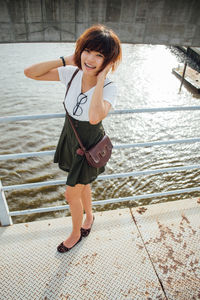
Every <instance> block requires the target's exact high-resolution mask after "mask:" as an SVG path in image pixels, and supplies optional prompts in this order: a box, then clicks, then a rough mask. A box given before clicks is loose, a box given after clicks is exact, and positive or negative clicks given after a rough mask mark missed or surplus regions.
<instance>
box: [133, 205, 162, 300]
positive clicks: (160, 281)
mask: <svg viewBox="0 0 200 300" xmlns="http://www.w3.org/2000/svg"><path fill="white" fill-rule="evenodd" d="M129 210H130V213H131V216H132V219H133V221H134V223H135V226H136V228H137V231H138V233H139V235H140V237H141V240H142V243H143V245H144V248H145V250H146V253H147V255H148V257H149V260H150V262H151V265H152V267H153V269H154V272H155V274H156V276H157V278H158V281H159V283H160V286H161V289H162V291H163V293H164V295H165V298H166V300H168V298H167V295H166V292H165V289H164V286H163V283H162V280H161V279H160V277H159V275H158V273H157V271H156V268H155V266H154V264H153V261H152V259H151V256H150V254H149V252H148V250H147V247H146V245H145V242H144V239H143V237H142V234H141V232H140V230H139V227H138V225H137V222H136V219H135V217H134V215H133V212H132V209H131V208H130V207H129Z"/></svg>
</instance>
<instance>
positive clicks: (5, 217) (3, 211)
mask: <svg viewBox="0 0 200 300" xmlns="http://www.w3.org/2000/svg"><path fill="white" fill-rule="evenodd" d="M2 187H3V186H2V183H1V180H0V222H1V225H2V226H8V225H12V224H13V222H12V218H11V217H10V216H9V208H8V204H7V201H6V196H5V193H4V191H3V189H2Z"/></svg>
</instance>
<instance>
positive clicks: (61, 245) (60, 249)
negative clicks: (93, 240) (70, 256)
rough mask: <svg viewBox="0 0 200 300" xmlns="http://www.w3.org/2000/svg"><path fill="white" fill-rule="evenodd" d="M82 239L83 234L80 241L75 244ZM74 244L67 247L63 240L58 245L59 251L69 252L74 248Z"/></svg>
mask: <svg viewBox="0 0 200 300" xmlns="http://www.w3.org/2000/svg"><path fill="white" fill-rule="evenodd" d="M81 240H82V236H80V239H79V240H78V242H76V244H74V246H76V245H77V244H78V243H79V242H80V241H81ZM74 246H72V247H71V248H67V247H66V246H65V245H64V244H63V242H62V243H61V244H60V245H59V246H58V247H57V250H58V252H60V253H65V252H68V251H69V250H71V249H72V248H74Z"/></svg>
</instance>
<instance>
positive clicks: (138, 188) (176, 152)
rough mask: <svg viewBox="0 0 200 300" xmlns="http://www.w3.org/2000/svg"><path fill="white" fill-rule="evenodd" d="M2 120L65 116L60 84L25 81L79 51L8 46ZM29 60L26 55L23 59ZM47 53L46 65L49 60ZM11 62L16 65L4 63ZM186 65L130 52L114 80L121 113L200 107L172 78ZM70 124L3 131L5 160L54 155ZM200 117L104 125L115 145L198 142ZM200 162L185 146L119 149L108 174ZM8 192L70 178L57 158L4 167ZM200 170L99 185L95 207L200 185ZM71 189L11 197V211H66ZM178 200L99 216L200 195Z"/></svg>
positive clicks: (137, 118)
mask: <svg viewBox="0 0 200 300" xmlns="http://www.w3.org/2000/svg"><path fill="white" fill-rule="evenodd" d="M0 47H1V53H2V55H1V57H0V65H1V69H2V70H5V69H6V70H12V76H11V75H10V74H9V72H1V74H0V82H1V83H2V85H3V87H4V89H2V90H1V94H0V101H1V111H0V114H1V115H23V114H38V113H39V114H41V113H54V112H63V106H62V100H63V96H64V90H65V89H64V87H63V86H62V85H60V83H49V82H35V81H32V80H29V79H27V78H25V77H24V75H23V69H24V68H25V67H26V66H27V65H30V64H31V63H35V62H38V61H42V60H44V59H45V60H49V59H54V58H55V57H60V53H66V54H70V53H71V52H72V51H73V49H74V44H64V43H61V44H15V45H1V46H0ZM22 53H23V55H22ZM44 53H45V58H44ZM5 56H9V57H10V59H9V61H5V59H3V57H5ZM182 60H183V58H182V57H181V56H177V55H176V54H174V52H172V51H171V49H170V48H167V47H165V46H151V45H127V44H126V45H123V63H122V64H121V65H120V67H119V70H118V72H116V73H115V74H113V75H111V79H112V80H115V81H116V83H117V85H118V104H117V109H127V108H141V107H165V106H181V105H199V99H200V95H199V96H198V95H195V94H194V93H191V90H188V89H186V88H185V87H184V86H183V88H182V92H181V94H179V93H178V91H179V86H180V81H179V80H178V79H177V78H176V77H175V76H174V75H173V74H172V68H173V67H176V66H177V65H178V64H179V63H180V62H181V61H182ZM63 122H64V120H62V119H52V120H37V121H23V122H16V123H10V124H3V125H1V129H0V134H1V154H3V153H4V154H5V153H16V152H32V151H44V150H53V149H55V146H56V144H57V140H58V137H59V134H60V131H61V128H62V124H63ZM199 125H200V124H199V112H198V111H196V112H195V111H192V112H163V113H143V114H130V115H111V116H109V117H108V118H107V119H106V120H105V122H104V126H105V128H106V130H107V132H108V134H109V135H110V136H111V138H112V140H113V143H114V144H122V143H136V142H145V141H159V140H169V139H180V138H191V137H198V136H199ZM195 163H199V144H198V143H196V144H181V145H168V146H156V147H145V148H133V149H121V150H114V151H113V156H112V159H111V161H110V163H109V165H108V166H107V169H106V174H110V173H120V172H131V171H139V170H147V169H157V168H166V167H171V166H182V165H187V164H188V165H190V164H195ZM0 177H1V179H2V182H3V184H4V185H12V184H22V183H29V182H37V181H46V180H57V179H64V178H65V177H66V174H65V173H64V172H62V171H60V170H59V169H58V168H57V166H56V165H54V164H53V163H52V157H50V156H46V157H38V158H27V159H19V160H9V161H7V162H5V161H4V162H1V174H0ZM199 182H200V172H199V170H193V171H184V172H176V173H175V172H173V173H166V174H159V175H149V176H136V177H128V178H121V179H113V180H106V181H96V182H95V183H93V191H94V192H93V200H94V201H95V200H104V199H109V198H118V197H128V196H132V195H141V194H145V193H148V194H149V193H155V192H162V191H167V190H174V189H182V188H186V187H194V186H197V185H198V184H199ZM64 189H65V187H64V186H55V187H43V188H37V189H35V190H24V191H12V192H9V193H6V196H7V199H8V203H9V207H10V210H11V211H12V210H20V209H28V208H37V207H47V206H54V205H62V204H65V200H64V196H63V194H64ZM197 195H198V193H192V194H190V195H188V194H185V195H176V196H170V197H162V198H157V199H147V200H145V199H144V200H139V201H133V202H130V203H128V202H125V203H121V204H113V205H106V206H105V207H97V208H94V209H98V210H101V209H112V208H117V207H125V206H136V205H138V204H140V205H142V204H148V203H154V202H159V201H161V202H162V201H168V200H176V199H183V198H188V197H194V196H197ZM66 214H67V213H66V212H55V213H50V214H49V213H48V214H39V215H38V214H37V215H36V214H34V215H30V216H22V217H18V218H15V220H14V221H15V222H25V221H31V220H37V219H39V218H49V217H55V216H63V215H66Z"/></svg>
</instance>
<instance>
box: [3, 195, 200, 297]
mask: <svg viewBox="0 0 200 300" xmlns="http://www.w3.org/2000/svg"><path fill="white" fill-rule="evenodd" d="M70 229H71V218H70V217H67V218H59V219H51V220H45V221H37V222H32V223H24V224H17V225H13V226H9V227H1V228H0V282H1V286H0V299H1V300H10V299H14V300H21V299H23V300H25V299H28V300H33V299H37V300H38V299H46V300H50V299H51V300H57V299H63V300H64V299H77V300H82V299H83V300H94V299H98V300H99V299H103V300H107V299H108V300H115V299H116V300H118V299H134V300H136V299H138V300H143V299H144V300H145V299H147V300H150V299H160V300H161V299H174V300H179V299H180V300H189V299H193V300H195V299H200V204H198V203H197V199H192V200H191V199H189V200H182V201H175V202H167V203H162V204H155V205H149V206H146V207H143V208H133V209H131V210H130V209H128V208H127V209H120V210H113V211H107V212H101V213H96V214H95V223H94V225H93V228H92V233H91V234H90V235H89V236H88V237H87V238H84V239H83V240H82V241H81V243H80V244H78V245H77V246H76V247H75V248H74V249H73V250H71V251H70V252H69V253H65V254H60V253H57V252H56V246H57V245H58V244H59V243H60V242H61V241H63V240H64V239H65V238H66V237H67V235H68V234H69V233H70Z"/></svg>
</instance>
